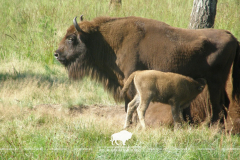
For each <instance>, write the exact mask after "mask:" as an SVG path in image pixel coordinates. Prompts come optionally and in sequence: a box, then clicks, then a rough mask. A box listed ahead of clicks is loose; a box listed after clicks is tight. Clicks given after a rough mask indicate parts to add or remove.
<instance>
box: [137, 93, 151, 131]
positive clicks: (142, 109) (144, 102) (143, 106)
mask: <svg viewBox="0 0 240 160" xmlns="http://www.w3.org/2000/svg"><path fill="white" fill-rule="evenodd" d="M146 95H147V94H146ZM146 95H145V96H142V95H141V100H140V104H139V106H138V108H137V114H138V118H139V121H140V123H141V126H142V128H143V129H145V128H146V125H145V113H146V110H147V108H148V105H149V103H150V101H151V96H146Z"/></svg>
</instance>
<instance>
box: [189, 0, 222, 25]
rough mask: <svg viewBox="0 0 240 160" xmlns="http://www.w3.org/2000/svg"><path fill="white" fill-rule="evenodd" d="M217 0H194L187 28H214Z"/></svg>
mask: <svg viewBox="0 0 240 160" xmlns="http://www.w3.org/2000/svg"><path fill="white" fill-rule="evenodd" d="M216 10H217V0H194V1H193V8H192V13H191V20H190V24H189V26H188V28H190V29H199V28H214V20H215V16H216Z"/></svg>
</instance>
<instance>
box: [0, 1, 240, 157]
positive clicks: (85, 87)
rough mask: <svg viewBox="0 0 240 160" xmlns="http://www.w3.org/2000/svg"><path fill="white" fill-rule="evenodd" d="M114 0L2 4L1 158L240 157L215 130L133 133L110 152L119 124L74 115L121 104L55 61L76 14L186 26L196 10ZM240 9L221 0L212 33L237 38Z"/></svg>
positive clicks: (235, 145) (237, 146) (238, 145)
mask: <svg viewBox="0 0 240 160" xmlns="http://www.w3.org/2000/svg"><path fill="white" fill-rule="evenodd" d="M109 1H110V0H88V1H83V0H78V1H72V0H69V1H62V0H59V1H56V0H54V1H47V0H39V1H30V0H21V1H20V0H8V1H6V0H5V1H4V0H2V1H0V16H1V25H0V62H1V67H0V157H1V158H0V159H81V158H82V159H239V158H240V156H239V155H240V138H239V136H238V135H229V134H228V133H226V132H225V131H222V130H220V129H219V128H218V127H217V126H213V127H211V128H207V127H204V126H199V127H193V126H188V125H186V126H185V127H184V128H183V129H181V130H178V131H176V132H173V129H172V127H170V126H161V127H159V128H157V129H156V128H155V129H149V130H147V131H137V130H136V129H135V128H132V129H131V130H130V131H131V132H132V133H133V137H132V138H131V139H130V140H129V141H127V143H126V146H122V145H121V146H116V145H115V146H112V144H111V142H110V138H111V135H112V134H113V133H116V132H119V131H120V130H121V127H122V126H123V124H122V121H119V120H118V118H117V117H114V116H112V117H111V118H112V119H109V118H108V117H105V116H101V115H96V114H92V113H91V112H90V110H89V112H88V110H86V112H85V113H80V112H76V113H74V114H72V113H71V112H70V109H71V108H72V107H73V106H92V105H98V106H108V107H111V106H116V103H115V102H114V100H113V98H112V97H111V95H109V94H107V93H106V92H105V91H104V90H103V88H102V85H101V84H98V83H96V82H93V81H91V80H89V79H88V78H87V77H86V78H84V79H83V81H78V82H72V81H69V80H68V77H67V73H66V70H65V69H64V67H63V66H61V65H60V64H59V63H58V62H57V61H56V60H55V59H54V57H53V53H54V51H55V50H56V49H57V47H58V43H59V42H60V40H61V38H62V37H63V35H64V34H65V32H66V29H67V28H68V27H69V26H70V25H72V19H73V18H74V17H75V16H80V15H81V14H83V15H84V19H86V20H91V19H93V18H95V17H97V16H117V17H122V16H141V17H146V18H151V19H156V20H160V21H163V22H166V23H168V24H170V25H173V26H176V27H182V28H187V26H188V23H189V20H190V13H191V10H192V4H193V1H190V0H165V1H161V0H149V1H146V0H132V1H126V0H123V3H122V8H121V9H119V10H110V9H109ZM239 8H240V2H239V0H218V6H217V16H216V20H215V28H219V29H226V30H229V31H230V32H232V33H233V34H234V35H235V36H236V37H237V38H238V40H240V27H239V26H240V9H239ZM118 105H120V106H121V105H122V104H121V103H120V104H118ZM120 122H121V123H120Z"/></svg>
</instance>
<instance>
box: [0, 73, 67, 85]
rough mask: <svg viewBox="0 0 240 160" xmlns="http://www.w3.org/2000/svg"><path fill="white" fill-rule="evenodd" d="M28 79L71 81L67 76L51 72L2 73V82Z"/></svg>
mask: <svg viewBox="0 0 240 160" xmlns="http://www.w3.org/2000/svg"><path fill="white" fill-rule="evenodd" d="M9 80H11V81H22V80H23V81H27V80H36V81H38V82H39V83H49V84H50V85H52V84H53V83H58V84H62V83H71V81H69V79H68V78H67V77H66V76H62V75H57V74H56V73H55V74H51V73H42V74H39V73H34V72H30V71H27V72H21V73H20V72H14V73H0V83H1V82H5V81H9Z"/></svg>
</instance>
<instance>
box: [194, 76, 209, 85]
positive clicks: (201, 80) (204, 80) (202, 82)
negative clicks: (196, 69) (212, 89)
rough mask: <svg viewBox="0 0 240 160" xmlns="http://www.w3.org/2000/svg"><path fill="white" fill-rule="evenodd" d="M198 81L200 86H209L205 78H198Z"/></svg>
mask: <svg viewBox="0 0 240 160" xmlns="http://www.w3.org/2000/svg"><path fill="white" fill-rule="evenodd" d="M196 81H198V82H199V83H200V84H202V85H204V86H205V85H206V84H207V81H206V79H204V78H198V79H196Z"/></svg>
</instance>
